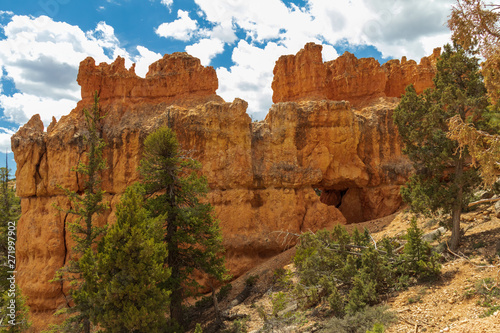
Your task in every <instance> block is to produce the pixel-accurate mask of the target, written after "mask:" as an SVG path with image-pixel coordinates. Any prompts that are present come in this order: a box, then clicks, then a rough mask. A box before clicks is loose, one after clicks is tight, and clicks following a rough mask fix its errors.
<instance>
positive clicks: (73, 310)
mask: <svg viewBox="0 0 500 333" xmlns="http://www.w3.org/2000/svg"><path fill="white" fill-rule="evenodd" d="M83 113H84V116H85V122H86V124H87V130H88V134H87V135H86V136H85V137H84V140H85V143H86V146H87V154H86V155H87V161H80V162H79V163H78V165H77V166H76V168H74V169H72V170H73V171H75V172H76V173H77V174H79V175H80V176H81V177H83V179H84V189H83V194H79V193H77V192H75V191H70V190H68V189H63V190H64V191H65V193H66V195H67V197H68V199H69V200H70V202H71V208H70V209H69V210H67V211H66V213H68V214H70V215H73V216H75V217H76V218H75V220H74V222H72V223H70V224H69V230H70V232H71V238H72V239H73V240H74V241H75V243H76V246H75V247H74V248H73V255H72V258H71V259H70V261H69V263H68V264H67V266H66V267H63V268H61V269H60V270H59V271H58V273H57V274H56V278H55V280H56V281H61V280H67V281H71V286H72V288H71V290H70V292H69V297H70V299H71V300H72V301H73V302H74V306H72V307H70V308H68V309H67V311H66V313H67V314H69V317H68V318H67V319H66V320H65V322H64V323H63V324H62V326H61V328H59V329H61V330H63V331H67V332H85V333H89V332H90V330H91V321H90V319H91V316H92V312H93V311H94V306H93V304H92V302H91V299H92V297H93V292H94V291H95V288H96V281H95V278H96V275H95V269H96V268H95V245H96V238H97V237H98V236H100V235H103V234H104V232H105V227H97V226H95V225H94V223H93V222H94V221H95V218H96V216H97V215H98V214H100V213H102V212H103V211H104V210H105V209H106V208H107V204H106V203H104V202H103V201H102V200H103V195H104V191H103V190H102V188H101V178H100V172H101V171H102V170H104V169H105V168H106V161H105V160H104V158H103V149H104V147H105V143H104V140H103V139H102V137H101V130H100V122H101V119H102V118H103V117H102V116H101V115H100V108H99V97H98V95H97V92H96V93H95V94H94V104H93V106H92V109H91V111H88V110H87V109H83ZM81 257H85V258H86V260H80V258H81Z"/></svg>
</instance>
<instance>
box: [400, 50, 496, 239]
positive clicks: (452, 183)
mask: <svg viewBox="0 0 500 333" xmlns="http://www.w3.org/2000/svg"><path fill="white" fill-rule="evenodd" d="M434 86H435V88H434V89H428V90H426V91H425V92H424V93H423V94H421V95H417V93H416V92H415V89H414V88H413V86H408V87H407V88H406V92H405V95H404V96H403V97H402V99H401V102H400V103H399V105H398V107H397V108H396V109H395V110H394V115H393V119H394V122H395V123H396V125H397V126H398V130H399V134H400V135H401V139H402V141H403V143H404V145H405V147H404V150H403V151H404V153H405V154H407V155H408V157H409V158H410V160H411V161H412V162H413V164H414V167H415V174H414V175H413V176H411V177H410V180H409V181H408V182H407V184H406V186H405V187H403V188H402V190H401V194H402V196H403V199H404V200H405V201H406V202H408V203H409V204H410V206H411V208H412V209H413V210H414V211H417V212H432V211H436V210H438V209H444V210H445V211H448V212H450V213H451V216H452V236H451V244H450V246H451V248H452V249H456V248H457V247H458V245H459V241H460V215H461V213H462V210H463V208H464V207H465V206H466V204H467V203H468V202H469V200H470V198H471V195H472V190H473V188H474V186H476V185H477V184H478V182H479V177H478V176H477V171H476V170H475V169H474V168H471V167H470V165H467V151H464V154H458V153H457V147H458V145H457V142H456V141H454V140H450V139H449V138H448V137H447V134H448V131H449V129H448V120H449V119H450V118H451V117H453V116H457V117H460V119H462V120H463V121H468V122H479V121H481V119H482V118H481V113H482V112H483V111H484V110H485V108H486V106H487V105H488V101H487V97H486V89H485V86H484V83H483V80H482V76H481V74H480V73H479V64H478V59H477V58H474V57H472V56H471V55H470V54H468V53H467V52H466V51H464V50H463V49H462V48H461V47H459V46H454V47H453V48H452V47H451V46H450V45H446V46H445V47H444V52H443V54H442V55H441V57H440V58H439V60H438V62H437V74H436V76H435V78H434Z"/></svg>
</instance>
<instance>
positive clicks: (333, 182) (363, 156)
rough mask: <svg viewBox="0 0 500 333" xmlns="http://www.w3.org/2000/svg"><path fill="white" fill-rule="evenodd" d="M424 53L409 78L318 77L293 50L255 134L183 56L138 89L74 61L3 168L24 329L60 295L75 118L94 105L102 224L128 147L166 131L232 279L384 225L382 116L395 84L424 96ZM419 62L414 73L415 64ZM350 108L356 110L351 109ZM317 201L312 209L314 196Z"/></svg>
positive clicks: (393, 160)
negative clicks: (321, 235)
mask: <svg viewBox="0 0 500 333" xmlns="http://www.w3.org/2000/svg"><path fill="white" fill-rule="evenodd" d="M437 56H438V52H436V53H435V54H434V55H433V56H432V57H430V58H424V59H423V60H422V62H421V64H420V65H416V63H415V62H412V61H404V60H403V61H402V62H401V63H399V62H398V61H391V62H388V63H387V64H385V65H383V66H379V65H378V63H377V62H376V61H375V60H373V59H359V60H358V59H356V58H355V57H354V56H352V55H349V54H345V55H343V56H341V57H339V58H338V59H336V60H334V61H331V62H327V63H323V62H322V60H321V46H318V45H313V44H307V45H306V47H305V49H304V50H301V51H300V52H299V53H298V54H297V55H296V56H286V57H281V58H280V59H279V60H278V61H277V63H276V67H275V70H274V73H275V78H274V81H273V89H274V97H273V99H274V101H275V102H276V103H277V104H274V105H273V106H272V107H271V109H270V110H269V114H268V115H267V117H266V119H265V120H264V121H260V122H252V121H251V119H250V117H249V116H248V115H247V114H246V109H247V103H246V102H245V101H243V100H241V99H235V100H234V101H233V102H232V103H226V102H224V101H223V100H222V98H220V97H218V96H217V95H215V91H216V89H217V86H218V82H217V77H216V75H215V71H214V70H213V68H211V67H202V66H201V65H200V62H199V60H198V59H196V58H193V57H191V56H189V55H187V54H184V53H174V54H173V55H165V57H163V59H161V60H159V61H158V62H156V63H154V64H152V65H151V66H150V68H149V72H148V74H147V76H146V78H144V79H142V78H140V77H138V76H136V75H135V73H134V69H133V67H132V68H131V69H129V70H127V69H126V68H125V66H124V61H123V59H121V58H118V59H117V60H116V61H115V62H114V63H113V64H111V65H107V64H100V65H99V66H96V65H95V63H94V60H93V59H91V58H87V59H85V60H84V61H82V63H81V65H80V71H79V74H78V83H79V84H80V85H81V86H82V101H80V102H79V103H78V105H77V107H76V108H75V109H74V110H73V111H71V113H70V114H69V115H67V116H63V117H62V118H61V119H60V120H59V121H58V122H56V121H55V120H53V122H52V123H51V124H50V126H49V128H48V129H47V132H44V129H43V124H42V122H41V120H40V117H38V116H34V117H33V118H32V119H31V120H30V121H29V122H28V123H27V124H26V125H24V126H23V127H22V128H21V129H20V130H19V131H18V133H16V134H15V135H14V136H13V137H12V149H13V151H14V154H15V159H16V162H17V172H16V176H17V194H18V195H19V196H20V197H21V205H22V216H21V219H20V221H19V226H18V243H17V245H18V250H17V262H18V267H17V271H18V282H19V284H20V286H21V288H22V289H23V291H24V293H25V294H26V295H27V296H28V298H29V301H28V302H29V305H30V306H31V310H32V312H33V318H34V322H35V326H36V328H37V329H40V328H43V327H44V326H45V325H46V324H47V323H48V322H50V321H53V319H52V317H51V315H52V313H53V312H54V310H55V309H56V308H57V307H59V306H61V305H63V304H65V302H66V301H65V298H64V288H63V287H62V285H61V284H57V283H50V282H49V280H50V279H52V278H53V276H54V272H55V271H56V269H57V268H59V267H61V266H63V265H64V264H65V262H66V261H67V259H68V255H69V251H70V249H71V241H70V237H69V233H67V232H66V226H67V224H68V222H69V221H71V218H72V217H71V216H68V215H66V214H63V213H62V212H60V211H58V210H57V209H56V208H54V204H56V205H59V206H60V207H67V206H68V205H69V203H68V200H67V199H66V197H65V196H64V193H63V191H62V190H61V189H60V188H59V186H62V187H64V188H68V189H71V190H79V189H81V186H82V184H81V179H80V180H79V179H78V177H77V175H76V174H75V173H74V172H72V171H71V167H73V166H75V165H76V164H77V162H78V161H80V160H82V159H84V158H85V145H84V141H83V137H84V135H85V133H86V129H85V126H84V121H83V115H82V109H83V108H84V107H89V106H91V104H92V94H93V92H94V91H96V90H97V91H98V92H99V93H100V97H101V109H102V112H103V113H104V114H106V117H105V118H104V119H103V121H102V124H101V125H102V130H103V136H104V139H105V141H106V143H107V147H106V150H105V158H106V160H107V166H108V169H107V170H106V171H105V173H104V175H103V180H104V182H103V187H104V190H105V191H106V192H107V194H106V200H107V201H108V202H109V203H110V207H111V208H110V210H109V211H107V212H106V214H104V215H103V216H101V217H100V220H99V221H98V223H99V224H104V223H110V222H112V221H113V220H114V209H115V205H116V203H117V202H118V201H119V197H120V194H121V193H123V191H124V190H125V188H126V187H127V186H128V185H130V184H131V183H133V182H135V181H137V180H138V179H139V178H138V174H137V171H136V170H137V166H138V163H139V160H140V159H141V150H142V142H143V140H144V138H145V137H146V135H147V134H148V133H150V132H151V131H153V130H155V129H156V128H158V127H160V126H170V127H171V128H173V129H174V130H175V132H176V133H177V136H178V139H179V141H180V143H181V146H182V147H183V148H184V149H185V150H188V151H190V152H192V155H193V157H194V158H196V159H198V160H199V161H201V162H202V164H203V169H202V171H203V174H204V175H206V176H207V178H208V181H209V185H210V189H211V191H210V193H209V200H210V202H211V203H212V204H213V205H214V207H215V211H216V214H217V216H218V218H219V219H220V221H221V227H222V232H223V236H224V245H225V247H226V249H227V261H228V266H229V268H230V269H231V272H232V273H233V274H234V276H238V275H241V274H242V273H244V272H245V271H246V270H248V269H249V268H250V267H252V266H255V265H257V264H259V263H260V262H262V261H264V260H266V259H267V258H269V257H270V256H272V255H274V254H277V253H279V252H280V251H282V250H283V249H285V248H287V247H289V246H291V245H293V244H294V242H295V240H294V239H291V240H290V237H288V238H287V240H289V241H288V242H284V234H283V233H282V231H285V232H286V231H288V232H292V233H300V232H302V231H308V230H318V229H320V228H330V227H332V226H333V225H335V224H337V223H352V222H359V221H365V220H368V219H373V218H378V217H382V216H385V215H388V214H391V213H393V212H394V211H395V210H396V209H398V207H399V206H400V204H401V198H400V196H399V185H400V184H402V183H403V182H404V181H405V180H406V179H407V176H408V173H409V172H410V169H411V167H410V165H409V163H408V162H407V160H406V159H405V157H404V156H402V154H401V143H400V140H399V138H398V134H397V131H396V129H395V127H394V124H393V123H392V118H391V115H392V110H393V109H394V108H395V106H396V105H397V102H398V99H397V98H391V96H398V94H401V93H402V89H403V86H404V85H405V84H406V83H414V84H416V85H417V87H419V88H418V89H419V90H422V89H423V88H425V87H427V86H430V84H431V78H432V75H433V73H434V69H433V68H434V67H433V63H434V62H435V58H436V57H437ZM425 59H428V60H425ZM335 100H347V101H349V102H351V103H353V104H354V105H355V106H356V108H353V106H352V105H353V104H351V103H349V102H346V101H335ZM319 192H321V196H319V195H318V193H319Z"/></svg>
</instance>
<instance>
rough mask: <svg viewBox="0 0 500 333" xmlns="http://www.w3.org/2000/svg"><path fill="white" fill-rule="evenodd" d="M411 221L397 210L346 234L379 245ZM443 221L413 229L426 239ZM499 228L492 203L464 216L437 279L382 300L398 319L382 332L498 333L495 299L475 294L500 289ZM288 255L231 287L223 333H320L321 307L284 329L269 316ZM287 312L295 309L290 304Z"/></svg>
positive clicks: (208, 325)
mask: <svg viewBox="0 0 500 333" xmlns="http://www.w3.org/2000/svg"><path fill="white" fill-rule="evenodd" d="M410 219H411V215H410V214H409V213H407V212H406V211H405V210H402V211H400V212H398V213H396V214H393V215H391V216H388V217H385V218H382V219H378V220H374V221H369V222H364V223H361V224H357V225H356V226H353V225H351V226H349V228H354V227H358V228H364V227H366V228H368V229H369V230H370V231H371V233H372V235H373V237H374V239H375V240H379V239H381V238H382V237H384V236H389V237H393V236H398V235H402V234H404V233H405V231H406V229H407V228H408V226H409V222H410ZM445 220H446V216H435V217H433V218H419V219H418V225H419V227H420V228H422V229H423V230H424V232H425V233H427V234H428V233H431V232H433V231H435V230H437V229H438V228H439V227H440V225H439V222H440V221H445ZM499 222H500V221H499V218H497V217H496V210H495V208H494V203H490V204H487V205H482V206H479V207H477V208H476V209H475V210H474V211H471V212H468V213H465V214H464V215H463V223H462V227H463V228H464V229H465V230H466V233H465V235H464V237H463V241H462V244H461V246H460V249H459V251H457V252H456V253H451V252H450V251H448V250H447V249H446V248H442V250H443V263H442V275H441V277H440V278H439V279H438V280H436V281H433V282H427V283H421V284H416V285H413V286H411V287H410V288H408V289H407V290H405V291H401V292H398V293H393V294H391V295H387V296H386V298H385V300H384V303H385V304H387V305H388V306H389V307H390V309H391V310H392V311H394V312H395V313H396V315H397V321H396V322H395V323H394V324H393V325H391V326H390V327H388V328H386V332H387V333H396V332H500V297H497V298H493V299H492V300H491V301H490V305H491V306H490V307H487V306H482V305H481V303H482V302H483V298H482V297H481V296H480V295H479V294H478V293H477V292H476V290H477V288H481V281H482V280H483V279H486V278H490V279H492V281H497V282H498V283H500V258H499V257H498V254H499V253H500V223H499ZM449 236H450V233H449V232H445V233H444V234H443V235H442V236H441V237H440V238H438V239H437V240H434V241H433V242H432V245H434V246H439V244H440V243H441V247H443V246H444V242H443V241H444V240H446V239H447V238H448V237H449ZM293 255H294V249H290V250H288V251H286V252H284V253H282V254H280V255H278V256H276V257H274V258H273V259H271V260H269V261H268V262H266V263H265V264H263V265H261V266H259V267H257V268H255V269H254V270H252V271H250V272H248V273H247V274H245V275H244V276H242V277H240V278H238V279H237V280H235V281H233V282H232V290H231V292H230V294H229V296H228V297H227V298H226V300H224V301H222V302H221V303H220V304H219V305H220V308H221V310H222V311H224V313H225V315H226V317H225V318H226V319H230V320H225V322H224V324H225V329H226V330H227V331H226V332H238V330H235V328H236V327H237V326H238V325H239V324H240V323H242V322H244V323H245V325H246V330H247V332H258V331H262V327H263V326H264V323H265V320H267V321H268V324H269V323H270V322H272V321H274V322H275V327H274V329H271V330H268V331H270V332H315V331H319V327H320V326H321V323H324V322H325V321H326V320H328V318H325V316H324V313H323V312H322V311H321V308H320V307H318V308H316V309H315V308H312V309H308V310H307V311H305V312H304V313H303V314H300V315H299V311H292V313H294V315H297V318H298V319H297V320H295V322H294V323H293V324H292V325H283V324H281V323H280V322H279V321H276V320H275V319H274V318H273V317H272V316H271V313H272V304H271V297H273V296H275V295H276V291H277V289H276V286H273V283H272V282H273V275H274V272H275V271H276V269H278V268H281V267H285V268H286V269H289V270H293V264H291V260H292V258H293ZM251 276H258V277H259V278H258V280H257V282H256V284H255V286H254V287H253V289H252V292H251V293H250V295H249V296H248V297H247V298H246V299H245V300H244V301H243V302H242V303H241V304H238V305H235V303H236V301H235V299H236V298H237V296H238V294H240V293H241V292H242V290H243V289H244V288H245V285H246V283H245V281H247V280H248V278H249V277H251ZM483 290H484V288H483ZM231 303H232V304H231ZM291 306H292V307H293V306H294V305H293V302H291ZM288 310H290V309H288ZM292 310H293V309H292ZM285 311H286V310H285ZM488 311H489V313H488V315H486V313H487V312H488ZM202 318H204V319H203V322H204V323H205V324H204V327H205V329H204V332H210V331H214V332H215V331H220V332H224V330H223V329H214V327H213V318H214V312H213V309H209V310H206V311H205V312H204V314H203V316H202ZM235 323H236V324H235ZM268 326H269V325H268ZM239 332H245V331H244V330H240V331H239Z"/></svg>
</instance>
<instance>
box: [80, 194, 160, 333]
mask: <svg viewBox="0 0 500 333" xmlns="http://www.w3.org/2000/svg"><path fill="white" fill-rule="evenodd" d="M162 222H163V221H162V219H161V217H160V218H156V219H151V218H150V217H149V216H148V212H147V211H146V209H145V208H144V207H143V194H142V193H141V188H140V187H138V186H132V187H129V188H128V189H127V190H126V192H125V194H124V195H123V197H122V199H121V202H120V204H119V205H118V206H117V208H116V223H115V224H114V225H113V226H112V227H111V228H110V229H109V230H108V232H107V234H106V236H105V237H104V238H103V239H102V242H100V244H99V250H98V253H97V254H96V267H97V270H96V272H95V274H96V282H97V291H96V293H95V294H94V295H95V296H94V297H95V298H94V300H93V302H92V304H93V305H94V307H95V311H94V313H95V322H96V323H98V324H99V325H100V327H101V328H102V329H104V332H116V333H122V332H137V333H139V332H151V333H154V332H160V331H161V329H162V328H163V327H165V326H166V318H165V306H166V305H167V304H168V296H169V292H168V291H167V290H164V289H163V290H162V289H161V288H160V287H159V283H160V282H162V281H165V280H166V279H167V278H168V275H169V274H168V273H169V271H168V270H166V269H164V260H165V258H166V255H167V251H166V245H165V244H164V243H163V230H162V225H163V223H162ZM93 259H94V258H93V256H92V253H91V252H87V254H86V255H84V256H83V257H82V258H81V259H80V261H85V262H87V264H88V265H89V266H92V265H93V262H94V260H93Z"/></svg>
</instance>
